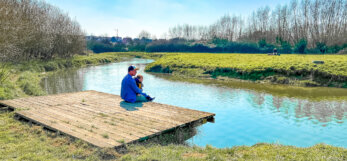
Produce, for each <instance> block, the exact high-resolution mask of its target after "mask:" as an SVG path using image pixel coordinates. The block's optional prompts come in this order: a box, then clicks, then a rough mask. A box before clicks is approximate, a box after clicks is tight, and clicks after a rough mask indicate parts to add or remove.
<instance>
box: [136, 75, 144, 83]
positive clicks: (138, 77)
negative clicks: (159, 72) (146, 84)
mask: <svg viewBox="0 0 347 161" xmlns="http://www.w3.org/2000/svg"><path fill="white" fill-rule="evenodd" d="M136 78H137V79H138V80H139V82H142V81H143V76H142V75H141V74H138V75H137V76H136Z"/></svg>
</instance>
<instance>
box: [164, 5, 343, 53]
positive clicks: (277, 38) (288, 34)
mask: <svg viewBox="0 0 347 161" xmlns="http://www.w3.org/2000/svg"><path fill="white" fill-rule="evenodd" d="M168 33H169V36H170V38H183V39H187V40H213V39H216V38H218V39H225V40H228V41H231V42H235V41H238V42H254V43H257V42H259V41H262V40H264V41H265V42H267V43H269V44H273V45H275V46H278V47H279V48H280V49H281V50H282V51H286V52H290V50H289V49H290V47H294V50H295V51H300V52H306V50H305V49H303V47H305V48H311V49H313V48H314V49H315V50H313V51H311V52H321V53H326V52H330V53H332V52H337V51H338V49H342V48H345V47H346V44H347V2H346V0H292V1H291V2H290V4H288V5H282V6H281V5H279V6H277V7H276V8H275V9H273V10H271V9H270V8H269V7H262V8H259V9H258V10H256V11H254V12H253V13H252V14H251V15H250V16H249V17H248V18H243V17H240V16H229V15H225V16H223V17H221V18H220V19H219V20H218V21H217V22H216V23H214V24H211V25H210V26H191V25H188V24H185V25H177V26H175V27H173V28H170V29H169V32H168ZM304 42H305V43H304Z"/></svg>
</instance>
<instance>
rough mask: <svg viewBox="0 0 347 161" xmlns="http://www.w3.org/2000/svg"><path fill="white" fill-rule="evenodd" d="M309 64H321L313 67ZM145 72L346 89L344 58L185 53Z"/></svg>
mask: <svg viewBox="0 0 347 161" xmlns="http://www.w3.org/2000/svg"><path fill="white" fill-rule="evenodd" d="M313 61H324V64H315V63H313ZM146 71H151V72H162V73H173V74H179V75H185V76H189V77H214V78H216V77H229V78H237V79H243V80H251V81H258V82H259V81H267V82H272V83H279V84H292V85H302V86H329V87H343V88H347V56H345V55H295V54H290V55H281V56H269V55H265V54H205V53H185V54H183V53H182V54H173V55H167V56H164V57H162V58H161V59H158V60H156V61H155V62H153V63H151V64H149V65H148V66H147V67H146Z"/></svg>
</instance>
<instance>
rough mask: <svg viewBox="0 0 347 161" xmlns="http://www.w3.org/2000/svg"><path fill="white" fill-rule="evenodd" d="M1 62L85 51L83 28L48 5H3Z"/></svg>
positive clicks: (32, 1) (14, 1)
mask: <svg viewBox="0 0 347 161" xmlns="http://www.w3.org/2000/svg"><path fill="white" fill-rule="evenodd" d="M0 25H1V26H0V57H1V59H0V60H29V59H51V58H54V57H70V56H72V55H73V54H78V53H82V52H83V50H84V49H85V44H86V43H85V37H84V33H83V32H82V30H81V28H80V26H79V24H78V23H77V22H76V21H74V20H71V18H70V17H69V16H68V15H67V14H64V13H62V11H61V10H60V9H58V8H56V7H53V6H51V5H49V4H47V3H45V2H44V1H38V0H1V1H0Z"/></svg>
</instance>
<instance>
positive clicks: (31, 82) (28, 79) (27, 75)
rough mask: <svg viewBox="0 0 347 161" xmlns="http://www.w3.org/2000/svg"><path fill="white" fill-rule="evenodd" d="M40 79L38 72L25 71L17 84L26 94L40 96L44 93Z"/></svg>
mask: <svg viewBox="0 0 347 161" xmlns="http://www.w3.org/2000/svg"><path fill="white" fill-rule="evenodd" d="M40 80H41V79H40V78H39V77H38V76H37V75H36V74H34V73H31V72H24V73H22V74H21V75H20V76H19V78H18V80H17V84H18V85H19V87H20V88H21V89H22V90H23V92H24V93H25V94H27V95H33V96H40V95H43V94H44V92H43V90H42V88H41V87H40V85H39V84H40Z"/></svg>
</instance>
